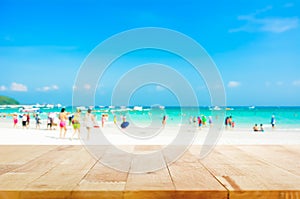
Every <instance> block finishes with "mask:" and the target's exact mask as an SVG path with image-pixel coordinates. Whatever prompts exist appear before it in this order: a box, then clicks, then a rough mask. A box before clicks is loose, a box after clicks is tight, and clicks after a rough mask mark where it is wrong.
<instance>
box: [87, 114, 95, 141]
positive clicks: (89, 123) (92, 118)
mask: <svg viewBox="0 0 300 199" xmlns="http://www.w3.org/2000/svg"><path fill="white" fill-rule="evenodd" d="M84 122H85V125H86V129H87V137H86V139H87V140H89V139H90V131H91V128H92V127H93V126H94V124H95V123H96V121H95V116H94V115H93V114H92V110H91V109H88V111H87V113H86V114H85V118H84Z"/></svg>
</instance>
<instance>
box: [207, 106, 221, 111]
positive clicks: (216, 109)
mask: <svg viewBox="0 0 300 199" xmlns="http://www.w3.org/2000/svg"><path fill="white" fill-rule="evenodd" d="M209 110H211V111H212V110H214V111H220V110H222V109H221V108H220V107H219V106H214V107H210V108H209Z"/></svg>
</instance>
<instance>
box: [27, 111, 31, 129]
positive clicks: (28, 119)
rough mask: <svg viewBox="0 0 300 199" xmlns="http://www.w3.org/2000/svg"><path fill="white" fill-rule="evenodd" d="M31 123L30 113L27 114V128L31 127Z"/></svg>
mask: <svg viewBox="0 0 300 199" xmlns="http://www.w3.org/2000/svg"><path fill="white" fill-rule="evenodd" d="M29 124H30V115H29V113H28V114H27V123H26V126H27V128H29Z"/></svg>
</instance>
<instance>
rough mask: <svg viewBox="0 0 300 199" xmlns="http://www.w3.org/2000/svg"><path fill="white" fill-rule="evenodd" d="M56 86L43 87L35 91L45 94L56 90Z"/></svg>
mask: <svg viewBox="0 0 300 199" xmlns="http://www.w3.org/2000/svg"><path fill="white" fill-rule="evenodd" d="M58 89H59V88H58V86H57V85H52V86H44V87H42V88H37V89H36V90H37V91H42V92H47V91H53V90H58Z"/></svg>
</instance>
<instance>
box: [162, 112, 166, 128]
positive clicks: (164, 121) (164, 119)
mask: <svg viewBox="0 0 300 199" xmlns="http://www.w3.org/2000/svg"><path fill="white" fill-rule="evenodd" d="M161 123H162V126H163V127H165V126H166V124H167V116H165V115H164V116H163V119H162V122H161Z"/></svg>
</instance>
